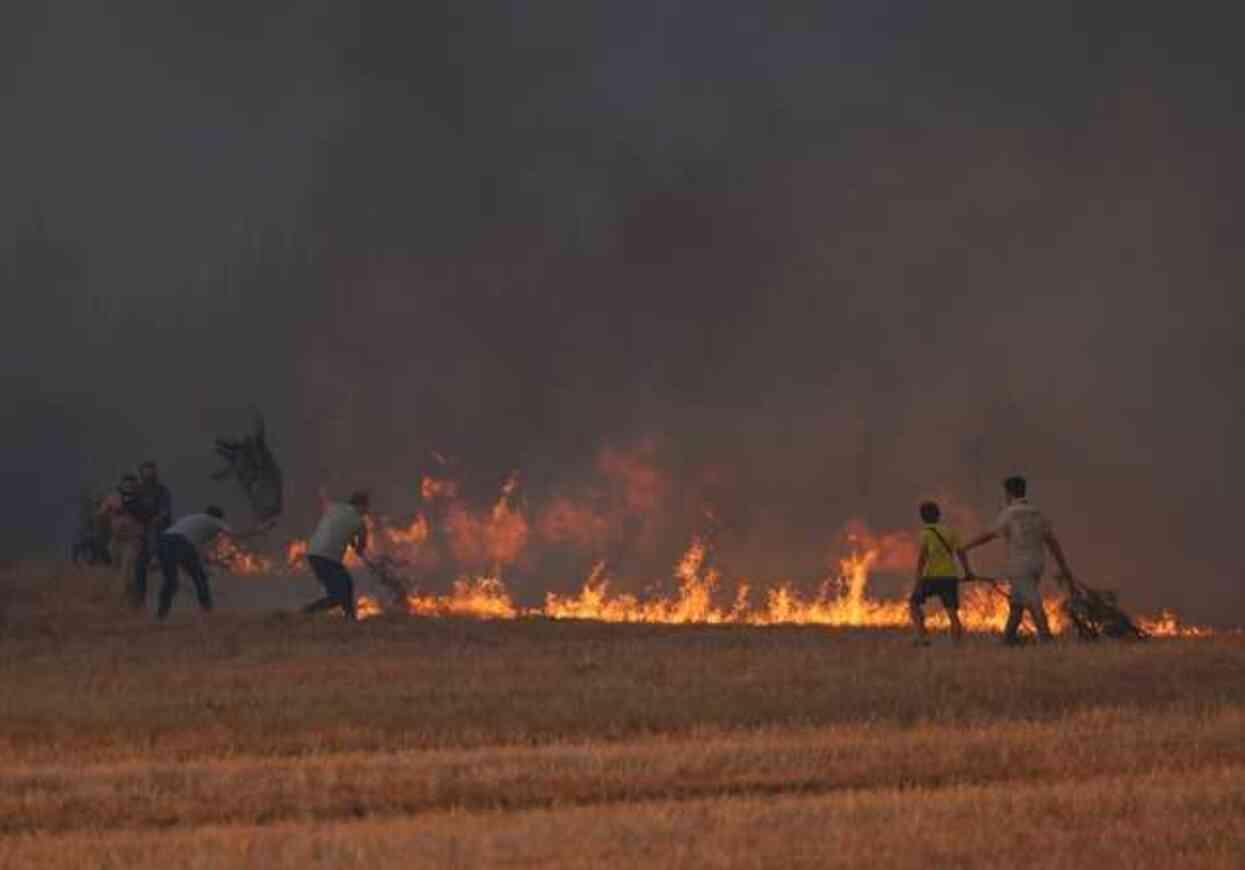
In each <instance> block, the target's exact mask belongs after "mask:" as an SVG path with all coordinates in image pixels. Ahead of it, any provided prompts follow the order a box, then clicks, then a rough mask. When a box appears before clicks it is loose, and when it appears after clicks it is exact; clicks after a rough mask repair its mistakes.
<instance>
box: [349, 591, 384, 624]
mask: <svg viewBox="0 0 1245 870" xmlns="http://www.w3.org/2000/svg"><path fill="white" fill-rule="evenodd" d="M354 607H355V616H356V617H358V618H359V619H371V618H372V617H373V616H380V614H381V613H382V610H381V606H380V602H379V601H377V600H376V599H375V598H373V597H372V596H370V595H360V596H359V597H358V599H357V600H356V601H355V603H354Z"/></svg>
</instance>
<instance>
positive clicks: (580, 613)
mask: <svg viewBox="0 0 1245 870" xmlns="http://www.w3.org/2000/svg"><path fill="white" fill-rule="evenodd" d="M650 459H651V457H650V456H648V455H647V454H646V453H645V452H644V451H643V450H641V451H639V452H638V453H637V452H634V451H633V452H631V453H624V452H612V451H609V450H605V451H603V452H602V453H601V454H600V456H599V457H598V468H599V470H601V471H602V472H603V473H605V474H606V475H607V477H608V478H609V479H610V480H611V481H612V482H614V483H615V484H616V485H617V486H618V487H620V492H621V497H622V499H623V504H622V510H623V511H624V513H622V514H620V513H619V506H618V504H617V503H613V506H612V507H611V503H610V501H609V499H608V498H606V499H605V500H604V501H602V500H601V498H600V497H599V494H592V495H591V497H590V499H589V500H588V501H586V502H578V501H575V500H573V499H571V498H569V497H566V496H564V495H563V496H557V497H555V498H554V499H553V501H552V502H551V504H550V507H549V508H547V509H546V510H545V511H543V512H542V513H541V514H539V516H538V519H537V520H536V521H535V522H534V523H532V524H529V521H528V519H527V517H526V515H525V513H524V511H523V508H522V506H521V505H519V504H517V499H516V494H517V492H518V486H519V478H518V475H517V473H516V474H512V475H510V476H509V477H508V478H507V479H506V481H505V483H504V485H503V486H502V489H501V493H500V495H499V496H498V498H497V500H496V502H495V503H494V504H493V505H492V507H491V508H489V509H487V510H483V511H480V510H473V509H472V508H471V507H470V506H469V505H467V504H465V503H464V502H462V501H460V500H458V496H459V489H458V485H457V484H456V483H454V482H453V481H450V480H443V479H436V478H431V477H425V478H424V479H423V481H422V484H421V493H422V495H423V496H424V499H425V502H431V501H435V500H440V501H444V502H445V503H446V506H447V507H446V508H445V509H444V510H441V509H436V510H434V509H433V508H431V507H430V508H428V510H429V511H433V512H432V513H427V512H421V513H417V514H416V515H415V516H413V517H412V518H411V519H410V520H409V521H403V522H392V521H390V520H388V519H386V518H384V517H378V516H376V515H371V514H369V515H368V517H367V520H366V521H367V525H368V531H369V539H370V541H371V542H372V547H373V548H374V550H375V551H376V552H377V553H378V554H379V555H380V556H383V557H385V559H386V560H388V562H389V564H391V565H396V566H398V568H399V570H400V569H401V568H402V567H410V568H414V569H426V568H429V567H433V566H436V565H438V564H439V562H440V561H441V560H442V559H446V560H448V559H451V558H452V560H453V562H454V563H455V564H456V566H457V568H458V569H460V570H462V571H463V573H462V574H461V575H460V576H459V578H458V579H457V580H455V581H454V583H453V585H452V587H451V589H450V590H449V591H448V592H446V593H444V594H434V593H424V592H415V593H410V594H407V595H406V597H405V599H403V600H401V601H400V602H398V603H397V605H396V606H397V607H398V608H399V609H400V610H405V611H406V612H407V613H410V614H414V615H419V616H434V617H435V616H459V617H469V618H476V619H515V618H519V617H524V616H540V617H545V618H550V619H587V620H599V621H603V622H650V623H667V624H733V625H756V626H767V625H823V626H835V627H848V626H853V627H879V628H902V627H906V626H908V625H909V620H910V616H909V612H908V602H907V600H906V598H898V599H880V598H876V597H873V596H871V595H870V590H869V582H870V577H871V575H872V574H873V573H874V572H884V573H891V574H894V573H900V574H907V573H908V572H910V571H911V569H912V566H913V564H914V563H915V561H916V555H917V537H916V535H915V534H913V533H911V532H907V531H900V532H889V533H876V532H874V531H872V530H871V529H870V528H869V527H868V526H866V525H865V524H864V523H863V522H860V521H853V522H850V523H848V524H847V525H846V526H845V527H844V529H843V530H842V532H841V534H840V535H839V537H838V547H837V549H838V550H839V553H840V555H839V556H838V558H836V559H835V560H834V561H833V563H832V564H833V566H834V567H833V570H832V571H831V572H830V573H829V576H827V577H826V578H825V579H824V580H823V581H822V582H821V583H820V584H818V587H817V588H816V589H815V590H814V591H812V592H811V593H808V592H802V591H801V590H800V589H799V588H797V587H796V586H795V585H794V584H793V583H791V582H789V581H779V582H776V583H772V584H769V585H767V586H760V587H757V586H754V585H753V584H752V583H750V582H748V581H747V580H744V579H739V580H736V581H735V582H734V585H733V588H728V587H727V585H726V584H725V583H724V579H723V575H722V574H721V572H720V571H719V569H718V568H716V567H714V566H713V565H711V564H710V545H709V543H708V540H707V539H705V538H703V537H694V538H693V539H692V541H691V543H690V544H689V546H688V547H687V549H686V551H685V552H684V553H683V555H682V556H681V558H680V559H679V561H678V563H677V564H676V566H675V568H674V571H673V584H674V585H673V589H672V590H670V591H669V592H667V593H664V594H662V593H659V592H654V591H650V593H648V594H646V595H637V594H632V593H627V592H621V591H616V590H615V588H614V579H613V578H612V577H611V576H610V574H609V572H608V570H607V565H606V563H605V562H603V561H598V562H596V563H595V564H594V565H593V567H592V569H591V571H590V573H589V575H588V577H587V579H586V580H584V581H583V583H582V584H581V585H580V588H579V590H578V591H577V592H576V593H573V594H558V593H554V592H549V593H547V594H546V595H545V598H544V601H543V603H542V604H540V605H539V606H536V607H531V608H524V607H521V606H519V605H518V604H516V603H515V601H514V598H513V597H512V595H511V592H510V590H509V588H508V587H507V585H506V583H505V580H504V579H503V573H504V570H505V569H506V567H507V566H510V565H513V564H516V563H518V562H519V561H520V560H521V558H522V557H523V555H524V552H525V550H526V548H527V547H528V545H529V542H530V541H531V540H532V539H533V538H537V539H539V540H540V541H542V542H545V543H570V544H573V545H575V546H578V547H581V548H583V549H585V550H589V551H595V552H598V553H599V552H600V551H601V550H602V549H603V545H604V544H606V543H607V542H611V541H614V540H615V538H614V537H613V535H614V534H615V532H616V530H617V527H618V526H619V520H620V517H622V516H624V515H630V514H626V512H627V511H632V510H634V511H641V512H643V511H644V510H647V509H652V508H655V507H657V506H659V505H660V504H661V503H663V502H664V501H666V500H667V498H668V484H667V481H666V480H665V478H664V477H663V476H662V475H661V474H660V472H659V471H658V470H657V469H656V467H655V465H654V464H653V463H652V462H651V461H650ZM616 494H617V493H616ZM638 516H640V518H641V519H642V520H644V517H643V514H642V513H641V514H638ZM435 517H440V519H438V520H437V522H438V523H440V525H439V526H438V527H437V528H436V529H435V530H434V527H433V521H434V519H433V518H435ZM438 540H440V541H442V542H443V544H445V545H447V546H448V550H449V552H448V553H444V552H442V550H440V549H439V548H438V545H436V542H437V541H438ZM633 542H634V541H633ZM230 543H232V542H230ZM233 550H234V551H236V552H234V551H229V548H228V547H225V548H224V549H223V550H222V552H221V555H220V561H222V562H226V561H228V562H229V563H230V564H235V565H238V566H239V568H238V569H235V570H237V572H238V573H246V574H256V573H264V572H267V571H271V570H273V569H274V567H275V566H274V565H273V563H272V561H271V560H265V559H264V558H263V557H258V556H255V555H254V554H250V553H246V552H245V551H242V550H240V549H238V548H236V545H235V546H234V547H233ZM306 553H307V541H306V540H294V541H291V542H290V543H289V544H288V546H287V548H286V551H285V567H286V568H287V570H291V571H303V570H305V559H304V557H305V556H306ZM345 562H346V565H347V566H348V567H351V568H359V567H362V566H363V563H362V561H361V560H360V559H359V558H358V556H357V555H356V554H355V553H354V552H353V551H348V552H347V554H346V558H345ZM417 576H418V575H408V576H407V577H405V578H404V580H405V582H404V583H401V584H398V588H399V590H401V588H402V586H405V587H406V588H407V589H410V588H415V582H414V580H415V578H416V577H417ZM396 594H399V595H400V594H402V593H401V592H400V591H399V592H398V593H396ZM1061 604H1062V602H1061V600H1059V599H1056V598H1050V599H1047V600H1045V601H1044V606H1045V610H1046V615H1047V619H1048V621H1049V623H1050V626H1051V629H1052V631H1054V632H1055V633H1060V632H1062V631H1064V630H1065V629H1066V628H1067V627H1068V620H1067V617H1066V616H1065V614H1064V612H1063V608H1062V606H1061ZM390 606H395V605H390ZM359 607H360V616H361V617H364V616H365V615H366V616H374V615H376V614H378V613H380V612H381V610H382V605H381V603H380V602H379V601H377V600H376V599H375V598H371V597H367V596H363V597H360V599H359ZM928 610H929V612H928V614H927V625H928V627H929V628H931V629H940V628H941V629H945V628H946V627H947V625H948V623H947V619H946V616H945V614H944V613H943V612H942V609H941V608H940V607H937V606H933V607H930V608H928ZM1007 613H1008V602H1007V596H1006V590H1005V588H1003V587H1002V586H1001V585H993V584H988V583H965V584H963V585H962V586H961V588H960V619H961V622H962V623H963V624H964V627H965V628H966V629H968V630H969V631H1000V630H1001V629H1002V628H1003V626H1004V625H1005V624H1006V621H1007ZM1136 623H1137V624H1138V625H1139V626H1140V627H1141V628H1142V629H1143V630H1144V631H1145V632H1147V633H1148V634H1150V635H1153V636H1157V637H1203V636H1206V635H1210V634H1212V633H1213V632H1212V631H1211V630H1210V629H1207V628H1201V627H1197V626H1185V625H1183V624H1182V623H1181V622H1180V620H1179V618H1178V617H1177V616H1176V615H1175V614H1174V613H1172V612H1170V611H1163V612H1161V613H1160V614H1159V615H1158V616H1155V617H1151V618H1141V619H1137V620H1136Z"/></svg>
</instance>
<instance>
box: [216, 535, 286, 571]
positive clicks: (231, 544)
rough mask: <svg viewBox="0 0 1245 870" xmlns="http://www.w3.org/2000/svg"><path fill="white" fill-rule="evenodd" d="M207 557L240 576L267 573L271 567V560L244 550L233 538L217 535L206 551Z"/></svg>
mask: <svg viewBox="0 0 1245 870" xmlns="http://www.w3.org/2000/svg"><path fill="white" fill-rule="evenodd" d="M206 555H207V559H208V561H209V562H213V563H215V564H217V565H221V566H223V567H224V568H225V570H227V571H228V572H229V573H231V574H238V575H240V576H246V575H254V574H267V573H268V572H270V571H271V570H272V568H273V564H272V560H271V559H268V558H266V557H264V556H261V555H259V554H258V553H252V552H251V551H250V550H244V549H243V548H242V547H241V546H239V545H238V542H237V541H235V540H234V539H233V538H230V537H227V536H225V535H218V536H217V537H216V540H215V541H213V542H212V544H211V546H210V547H209V548H208V551H207V554H206Z"/></svg>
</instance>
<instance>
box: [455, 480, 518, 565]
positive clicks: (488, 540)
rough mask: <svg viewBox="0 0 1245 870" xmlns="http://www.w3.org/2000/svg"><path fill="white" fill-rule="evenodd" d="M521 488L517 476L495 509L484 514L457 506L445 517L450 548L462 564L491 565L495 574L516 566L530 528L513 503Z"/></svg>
mask: <svg viewBox="0 0 1245 870" xmlns="http://www.w3.org/2000/svg"><path fill="white" fill-rule="evenodd" d="M517 487H518V474H517V473H515V474H512V475H511V476H510V477H509V478H507V480H506V483H505V484H504V485H503V486H502V492H501V496H500V497H499V498H498V499H497V503H496V504H494V505H493V509H492V510H491V511H489V513H487V514H484V515H478V514H475V513H472V512H471V510H469V509H468V508H467V507H466V506H465V505H462V504H454V505H453V506H452V507H451V508H450V512H449V516H448V517H447V518H446V527H447V529H448V531H449V535H450V549H451V550H452V551H453V553H454V558H455V559H456V560H457V561H458V562H459V564H462V565H468V566H477V567H479V566H490V567H491V568H492V573H494V574H497V573H499V572H500V569H501V567H502V566H505V565H510V564H513V563H514V562H515V561H517V560H518V558H519V556H520V555H521V554H522V553H523V550H524V549H525V548H526V546H527V539H528V534H529V527H528V522H527V518H526V517H525V516H524V514H523V512H522V511H521V510H520V509H518V508H516V507H515V506H514V505H513V504H512V503H511V502H512V499H513V496H514V493H515V490H516V489H517Z"/></svg>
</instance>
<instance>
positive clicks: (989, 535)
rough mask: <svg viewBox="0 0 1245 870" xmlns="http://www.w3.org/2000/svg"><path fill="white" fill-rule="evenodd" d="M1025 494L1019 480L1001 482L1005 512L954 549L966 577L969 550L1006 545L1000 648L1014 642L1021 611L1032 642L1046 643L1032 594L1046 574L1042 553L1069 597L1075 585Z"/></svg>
mask: <svg viewBox="0 0 1245 870" xmlns="http://www.w3.org/2000/svg"><path fill="white" fill-rule="evenodd" d="M1028 489H1029V485H1028V482H1027V481H1026V480H1025V479H1024V478H1023V477H1009V478H1008V479H1007V480H1005V481H1003V492H1004V496H1005V498H1006V506H1005V507H1004V508H1003V510H1002V512H1001V513H1000V514H999V515H998V517H997V518H996V519H995V521H994V523H993V525H991V527H990V528H989V530H987V531H985V532H982V533H981V534H980V535H978V536H977V537H975V538H973V539H972V540H971V541H969V542H968V543H967V544H965V545H964V546H963V547H962V548H961V549H960V560H961V562H963V564H964V570H965V571H966V572H967V573H968V574H969V576H971V575H972V569H971V568H970V567H969V564H968V551H969V550H972V549H974V548H976V547H980V546H981V545H982V544H985V543H988V542H989V541H993V540H994V539H995V538H1000V537H1001V538H1003V539H1004V540H1005V541H1006V542H1007V569H1006V574H1005V577H1006V580H1007V584H1008V587H1009V589H1010V591H1009V593H1008V599H1009V600H1008V603H1009V607H1008V611H1007V626H1006V627H1005V628H1004V629H1003V642H1004V643H1006V644H1014V643H1016V642H1017V636H1016V633H1017V632H1018V631H1019V630H1020V622H1021V620H1023V619H1024V613H1025V611H1026V610H1028V611H1029V614H1030V615H1031V616H1032V617H1033V624H1034V625H1036V626H1037V631H1038V637H1039V638H1041V639H1042V640H1044V641H1045V640H1050V637H1051V633H1050V625H1049V624H1048V623H1047V620H1046V610H1045V609H1044V608H1043V606H1042V593H1041V591H1040V590H1039V589H1038V584H1039V582H1040V581H1041V579H1042V572H1043V571H1045V570H1046V550H1047V549H1049V550H1050V552H1051V554H1052V555H1053V556H1054V557H1055V562H1056V563H1057V564H1058V565H1059V571H1060V580H1061V582H1062V583H1063V584H1064V585H1065V586H1067V588H1068V591H1069V592H1071V591H1073V589H1074V588H1075V583H1076V581H1075V580H1074V579H1073V577H1072V569H1071V568H1069V567H1068V561H1067V559H1065V558H1064V555H1063V548H1062V547H1061V546H1060V545H1059V539H1058V538H1056V537H1055V532H1054V529H1052V528H1051V524H1050V522H1049V521H1048V520H1047V519H1046V517H1045V516H1044V515H1043V514H1042V512H1041V511H1039V510H1038V509H1037V508H1036V507H1034V506H1033V505H1032V504H1030V503H1029V499H1028Z"/></svg>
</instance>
